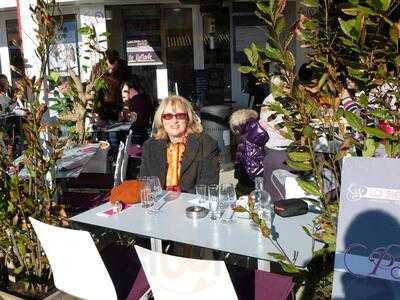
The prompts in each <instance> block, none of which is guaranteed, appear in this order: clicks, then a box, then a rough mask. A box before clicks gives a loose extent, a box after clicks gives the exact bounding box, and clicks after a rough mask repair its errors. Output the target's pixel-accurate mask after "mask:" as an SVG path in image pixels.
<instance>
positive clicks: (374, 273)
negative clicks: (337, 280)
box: [344, 243, 400, 280]
mask: <svg viewBox="0 0 400 300" xmlns="http://www.w3.org/2000/svg"><path fill="white" fill-rule="evenodd" d="M360 250H361V251H363V252H365V251H367V253H368V247H367V246H365V245H364V244H361V243H354V244H351V245H350V246H349V247H347V249H346V251H345V253H344V265H345V269H346V270H347V272H349V273H350V274H352V275H354V276H357V277H376V278H381V279H387V280H400V245H397V244H392V245H389V246H387V247H378V248H376V249H374V250H373V251H371V252H370V253H369V255H368V256H367V257H364V256H360V255H359V254H354V253H355V251H357V253H358V252H359V251H360ZM361 265H362V266H361ZM356 268H357V270H355V269H356ZM360 270H363V271H360Z"/></svg>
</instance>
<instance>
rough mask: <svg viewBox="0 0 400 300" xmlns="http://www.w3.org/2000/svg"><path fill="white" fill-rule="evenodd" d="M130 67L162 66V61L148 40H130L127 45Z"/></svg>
mask: <svg viewBox="0 0 400 300" xmlns="http://www.w3.org/2000/svg"><path fill="white" fill-rule="evenodd" d="M126 44H127V45H126V53H127V57H128V65H129V66H148V65H162V61H161V59H160V57H159V55H158V54H157V52H156V51H155V49H154V47H152V45H151V43H150V42H149V41H148V40H147V39H138V40H130V41H127V43H126Z"/></svg>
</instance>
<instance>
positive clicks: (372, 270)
mask: <svg viewBox="0 0 400 300" xmlns="http://www.w3.org/2000/svg"><path fill="white" fill-rule="evenodd" d="M399 178H400V160H398V159H389V158H364V157H351V158H348V159H346V160H345V161H344V162H343V172H342V185H341V196H340V199H341V200H340V208H339V217H338V232H337V241H336V254H335V269H334V270H335V271H334V282H333V293H332V299H336V300H337V299H351V300H353V299H360V300H361V299H363V300H365V299H385V300H386V299H399V295H400V180H399Z"/></svg>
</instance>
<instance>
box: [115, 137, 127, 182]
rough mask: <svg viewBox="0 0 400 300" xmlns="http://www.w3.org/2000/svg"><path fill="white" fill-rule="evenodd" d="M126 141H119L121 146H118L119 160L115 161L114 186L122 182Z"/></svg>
mask: <svg viewBox="0 0 400 300" xmlns="http://www.w3.org/2000/svg"><path fill="white" fill-rule="evenodd" d="M124 149H125V146H124V143H123V142H119V148H118V155H117V160H116V162H115V171H114V186H117V185H118V184H120V183H121V166H122V159H123V157H124Z"/></svg>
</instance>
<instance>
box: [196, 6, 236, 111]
mask: <svg viewBox="0 0 400 300" xmlns="http://www.w3.org/2000/svg"><path fill="white" fill-rule="evenodd" d="M202 16H203V35H204V36H203V46H204V69H205V76H206V80H207V83H208V86H207V92H206V96H205V99H204V104H205V105H207V104H223V103H226V102H230V100H231V70H230V68H231V55H230V45H231V36H230V25H229V10H228V8H225V7H219V6H211V7H204V8H202Z"/></svg>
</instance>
